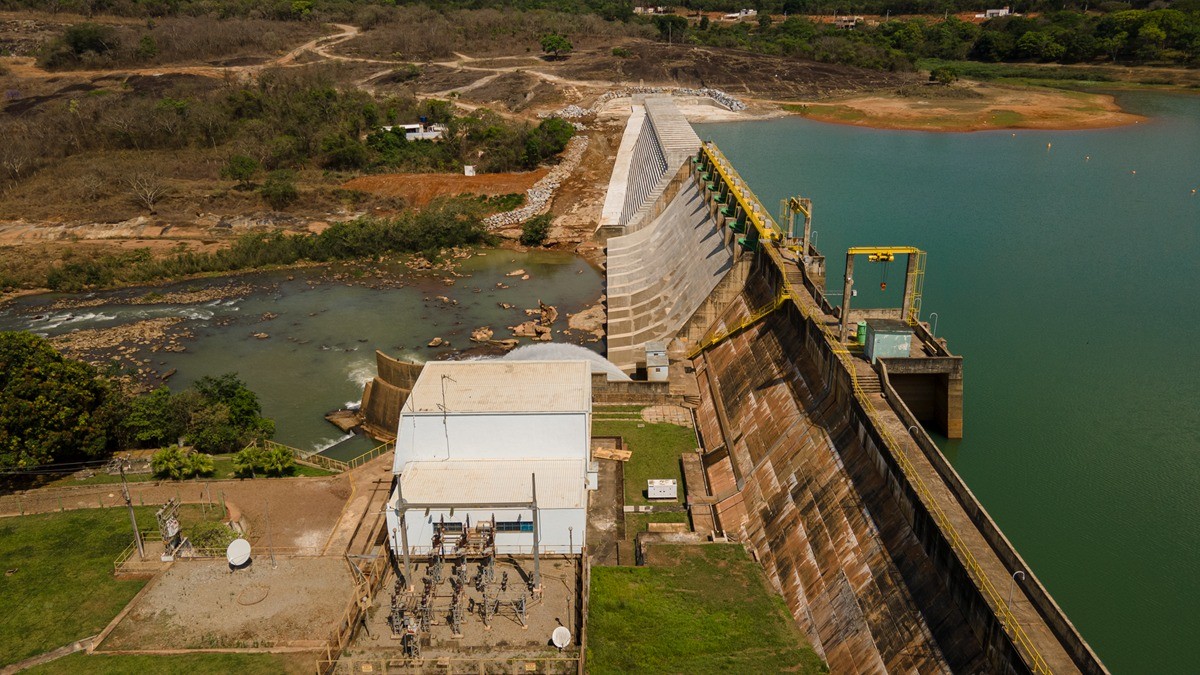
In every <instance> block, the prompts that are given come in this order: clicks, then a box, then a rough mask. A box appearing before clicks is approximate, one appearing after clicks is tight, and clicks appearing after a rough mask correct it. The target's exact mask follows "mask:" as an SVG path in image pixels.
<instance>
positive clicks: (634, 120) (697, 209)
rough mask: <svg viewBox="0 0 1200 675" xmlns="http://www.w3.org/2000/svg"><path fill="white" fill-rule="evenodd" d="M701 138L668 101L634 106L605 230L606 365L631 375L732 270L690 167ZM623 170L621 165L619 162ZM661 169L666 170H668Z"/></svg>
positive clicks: (727, 245) (619, 155)
mask: <svg viewBox="0 0 1200 675" xmlns="http://www.w3.org/2000/svg"><path fill="white" fill-rule="evenodd" d="M699 145H700V139H699V137H698V136H696V133H695V131H693V130H692V127H691V125H690V124H688V122H687V120H686V119H684V117H683V115H681V114H680V113H679V111H678V110H677V109H676V108H675V106H674V104H673V103H672V102H671V101H670V99H653V98H652V99H647V100H646V102H645V105H644V106H635V108H634V111H633V113H632V115H631V117H630V122H629V126H628V127H627V128H626V132H625V136H624V138H623V140H622V143H621V148H620V149H619V150H618V153H617V166H616V168H615V169H614V172H613V179H612V181H611V182H612V187H610V190H609V193H608V197H607V199H606V202H605V213H606V218H608V217H611V218H613V219H614V220H602V221H601V228H602V229H606V230H607V231H608V233H609V234H610V235H616V234H619V235H620V236H610V238H609V239H608V242H607V243H608V261H607V279H608V291H607V295H608V359H609V360H610V361H612V362H613V363H615V364H617V366H618V367H620V368H621V369H622V370H624V371H625V372H633V371H634V370H635V369H636V367H637V362H638V360H639V359H640V358H641V356H642V345H643V344H644V343H646V342H648V341H651V340H669V339H671V338H672V337H674V336H675V335H676V334H677V333H678V332H679V331H680V330H681V329H682V328H683V327H684V325H685V324H686V323H687V321H688V319H689V318H691V317H692V315H693V314H694V313H695V312H696V310H697V309H699V308H700V307H701V305H702V304H703V303H704V302H705V300H706V299H707V297H708V296H709V294H710V293H712V291H713V289H715V288H716V287H717V285H718V284H719V283H720V282H721V280H722V279H724V278H725V276H726V275H727V274H728V273H729V271H730V269H732V266H733V250H732V246H731V243H730V242H729V241H727V239H726V238H725V237H724V236H723V235H722V234H721V232H720V230H719V229H718V227H717V224H716V221H715V220H714V219H713V216H712V214H711V213H710V210H709V208H708V206H707V204H706V203H705V200H704V195H703V193H702V192H701V191H700V189H699V188H698V187H697V186H696V185H695V184H694V183H693V181H691V180H689V179H688V175H689V174H688V166H687V164H689V162H690V158H691V156H692V154H693V153H694V152H695V150H696V148H697V147H699ZM623 159H624V160H625V161H626V163H625V164H624V166H623V165H622V160H623ZM663 167H666V168H665V169H663Z"/></svg>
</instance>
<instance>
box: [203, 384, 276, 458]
mask: <svg viewBox="0 0 1200 675" xmlns="http://www.w3.org/2000/svg"><path fill="white" fill-rule="evenodd" d="M193 388H194V389H195V390H196V393H198V394H199V395H200V399H201V401H202V405H201V406H200V407H199V408H198V409H197V410H195V411H193V413H192V416H191V420H190V422H189V425H188V440H189V441H191V443H192V445H194V446H195V448H196V449H197V450H200V451H201V452H207V453H213V454H216V453H222V452H234V451H236V450H240V449H241V448H243V447H245V446H246V445H247V444H248V443H250V442H252V441H255V440H258V439H262V438H270V437H271V436H273V435H275V423H274V422H273V421H272V420H270V419H267V418H264V417H263V416H262V406H261V405H260V404H259V402H258V396H257V395H256V394H255V393H254V392H253V391H250V389H249V388H248V387H246V385H245V384H244V383H243V382H242V381H241V380H240V379H238V377H237V374H236V373H226V374H224V375H220V376H217V377H212V376H209V375H205V376H204V377H202V378H200V379H199V380H197V381H196V383H195V384H194V385H193Z"/></svg>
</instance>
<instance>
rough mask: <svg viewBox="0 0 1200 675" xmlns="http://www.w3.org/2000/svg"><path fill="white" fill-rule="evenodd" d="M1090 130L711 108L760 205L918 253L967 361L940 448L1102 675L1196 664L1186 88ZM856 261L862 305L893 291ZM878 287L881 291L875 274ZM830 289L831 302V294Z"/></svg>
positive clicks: (945, 328)
mask: <svg viewBox="0 0 1200 675" xmlns="http://www.w3.org/2000/svg"><path fill="white" fill-rule="evenodd" d="M1118 99H1119V102H1120V103H1121V105H1122V106H1123V107H1125V108H1126V109H1128V110H1131V111H1133V112H1137V113H1140V114H1143V115H1146V116H1147V117H1149V118H1150V119H1149V120H1148V121H1147V122H1143V123H1140V124H1137V125H1132V126H1128V127H1123V128H1119V129H1110V130H1100V131H1045V132H1034V131H1017V132H1015V133H1014V132H1011V131H1004V132H981V133H971V134H947V133H927V132H905V131H880V130H871V129H863V128H857V127H849V126H838V125H829V124H821V123H817V122H812V121H809V120H804V119H796V118H789V119H781V120H774V121H768V122H758V123H738V124H709V125H703V126H700V127H698V132H699V134H700V136H701V138H703V139H705V140H709V139H711V140H715V141H717V143H718V144H719V145H720V147H721V149H722V150H724V152H725V153H726V155H728V156H729V158H730V159H731V160H732V161H733V163H734V164H735V165H736V166H737V167H738V169H739V171H740V172H741V174H742V176H743V177H744V178H745V179H746V180H747V181H748V182H749V183H750V185H751V186H752V187H753V188H754V190H755V192H756V193H757V194H758V195H759V197H760V198H761V199H762V200H763V201H764V203H766V204H768V205H772V206H773V205H776V204H778V203H779V200H780V199H782V198H784V197H786V196H791V195H794V194H800V195H803V196H806V197H810V198H812V199H813V200H814V225H813V227H814V228H815V229H816V230H817V233H818V234H817V241H816V243H817V246H818V247H819V248H820V249H821V250H822V251H823V252H824V253H825V254H826V255H827V256H828V260H829V270H828V272H829V273H828V278H829V279H830V280H836V285H837V286H838V288H833V287H832V286H833V285H834V283H835V282H834V281H831V282H830V285H831V288H830V289H829V290H830V291H840V290H841V288H840V285H841V283H840V280H841V278H842V276H843V274H844V269H845V268H844V257H845V250H846V248H847V247H848V246H858V245H913V246H917V247H919V248H922V249H925V250H927V251H928V252H929V257H928V273H927V275H926V282H925V297H924V305H923V311H922V316H923V317H924V318H927V317H929V316H930V313H931V312H936V313H937V314H938V316H937V317H936V322H937V333H938V334H939V335H941V336H944V337H946V338H948V339H949V344H950V348H951V349H952V350H953V351H955V352H956V353H959V354H963V355H964V357H965V377H964V381H965V388H966V391H965V426H964V428H965V434H966V437H965V438H964V439H963V440H962V441H960V442H946V441H945V440H944V439H943V440H942V441H941V446H942V448H943V450H944V451H945V452H946V453H947V455H948V456H949V457H950V458H951V460H952V461H953V463H954V465H955V467H956V468H957V469H958V471H959V472H960V473H961V474H962V475H963V477H964V479H965V480H966V481H967V483H968V484H969V485H970V487H971V489H972V490H973V491H974V492H975V494H976V495H977V496H978V497H979V498H980V500H981V501H982V502H983V503H984V505H985V506H986V508H987V509H988V511H989V512H990V513H991V514H992V516H993V517H994V518H995V519H996V521H997V522H998V523H999V524H1000V526H1001V528H1003V530H1004V532H1005V534H1007V535H1008V537H1009V538H1010V539H1011V540H1012V541H1013V543H1014V544H1015V545H1016V547H1017V549H1018V550H1019V551H1020V552H1021V554H1022V556H1023V557H1024V558H1025V560H1026V561H1027V562H1028V563H1029V564H1030V565H1031V566H1032V567H1033V568H1034V570H1035V571H1036V573H1037V574H1038V576H1039V577H1040V578H1041V580H1042V582H1043V583H1044V584H1045V585H1046V586H1047V587H1048V588H1049V590H1050V592H1051V593H1052V594H1053V595H1054V597H1055V599H1056V600H1057V601H1058V602H1059V604H1060V605H1061V606H1062V607H1063V608H1064V610H1065V611H1066V613H1067V615H1068V616H1069V617H1070V618H1071V620H1072V621H1073V622H1074V623H1075V625H1076V626H1077V627H1078V628H1079V630H1080V631H1081V632H1082V633H1083V635H1084V637H1085V638H1086V639H1088V641H1089V642H1090V643H1091V644H1092V646H1093V648H1094V649H1096V651H1097V653H1099V655H1100V656H1101V658H1102V659H1104V661H1105V662H1106V664H1107V665H1108V666H1109V667H1110V668H1111V669H1112V670H1113V671H1114V672H1131V673H1132V672H1138V673H1189V672H1195V668H1196V667H1195V657H1194V656H1193V655H1192V654H1190V653H1188V652H1189V651H1190V649H1188V648H1186V645H1188V644H1195V635H1196V634H1197V632H1200V619H1198V618H1197V612H1196V607H1197V606H1200V378H1198V377H1197V370H1198V366H1200V357H1198V356H1197V354H1196V349H1195V336H1196V335H1197V334H1198V333H1200V312H1198V311H1197V297H1198V295H1200V263H1198V262H1197V261H1198V260H1200V194H1197V193H1196V192H1194V190H1196V189H1197V188H1200V97H1197V96H1186V95H1169V94H1149V93H1137V94H1132V93H1130V94H1120V95H1119V96H1118ZM902 275H903V261H902V260H898V262H897V263H895V264H893V265H892V266H891V270H890V272H889V274H888V277H890V279H889V278H888V277H885V276H884V272H883V270H882V269H880V267H879V266H874V265H869V264H867V262H866V261H865V260H862V261H860V262H859V264H858V265H857V266H856V288H859V289H862V290H861V291H860V294H859V296H858V297H857V298H856V299H855V302H856V303H857V306H862V307H869V306H898V305H899V294H900V292H901V290H900V289H901V287H902V285H903V283H902V282H903V276H902ZM883 281H890V282H891V283H889V284H888V289H887V290H886V291H881V290H880V283H882V282H883ZM838 299H840V296H838V297H837V298H835V301H836V300H838Z"/></svg>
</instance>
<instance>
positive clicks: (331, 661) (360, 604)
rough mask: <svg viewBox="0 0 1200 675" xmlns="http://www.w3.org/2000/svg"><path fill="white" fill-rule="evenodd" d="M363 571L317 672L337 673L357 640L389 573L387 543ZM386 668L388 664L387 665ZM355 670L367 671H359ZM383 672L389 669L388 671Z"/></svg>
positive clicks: (382, 545)
mask: <svg viewBox="0 0 1200 675" xmlns="http://www.w3.org/2000/svg"><path fill="white" fill-rule="evenodd" d="M360 570H361V572H362V577H361V578H360V579H359V580H358V581H357V582H356V583H355V584H354V596H353V597H352V598H350V602H349V603H348V604H347V605H346V609H345V611H343V612H342V617H341V619H339V620H338V622H337V626H336V627H335V628H334V629H333V635H332V636H331V637H330V638H329V641H328V642H327V643H326V645H325V648H324V650H323V651H324V653H323V655H322V656H321V658H319V659H317V675H326V674H327V673H332V672H334V669H335V668H336V667H337V664H338V659H339V658H340V657H341V655H342V652H344V651H345V650H346V647H348V646H349V645H350V642H351V641H353V640H354V635H355V634H356V633H357V632H358V627H359V626H360V625H362V620H363V614H364V613H365V612H366V611H367V608H369V607H370V606H371V602H372V598H374V597H375V594H376V593H377V592H378V591H379V588H380V586H382V585H383V580H384V578H385V577H386V576H387V571H388V547H387V545H386V544H381V545H380V546H379V547H378V548H377V549H375V559H374V560H372V561H371V562H370V563H369V564H368V565H367V566H366V568H365V569H362V568H360ZM386 667H387V666H386V665H385V666H384V668H386ZM355 672H367V671H359V670H356V671H355ZM380 672H386V670H384V671H380ZM443 672H444V671H443ZM476 672H478V671H476Z"/></svg>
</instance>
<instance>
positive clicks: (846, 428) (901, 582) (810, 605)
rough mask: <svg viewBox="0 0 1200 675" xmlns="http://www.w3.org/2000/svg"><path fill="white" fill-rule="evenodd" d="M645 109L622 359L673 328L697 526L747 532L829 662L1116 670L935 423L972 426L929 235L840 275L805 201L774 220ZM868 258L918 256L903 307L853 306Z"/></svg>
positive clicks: (637, 109) (612, 195)
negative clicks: (693, 435)
mask: <svg viewBox="0 0 1200 675" xmlns="http://www.w3.org/2000/svg"><path fill="white" fill-rule="evenodd" d="M629 109H630V118H629V122H628V124H627V127H626V130H625V133H624V135H623V137H622V141H621V145H620V148H619V150H618V153H617V159H616V163H615V166H614V170H613V174H612V178H611V181H610V186H609V191H608V194H607V200H606V202H605V204H604V208H603V214H602V217H601V221H600V223H599V229H598V237H599V238H600V239H601V240H603V241H605V242H606V246H607V262H606V266H607V270H606V271H607V280H608V281H607V284H608V285H607V303H608V356H609V359H610V360H611V361H613V362H614V363H615V364H616V365H617V366H619V367H620V368H621V369H622V370H624V371H625V372H628V373H631V374H633V373H638V372H639V371H650V370H652V369H656V368H654V366H658V365H660V364H661V357H660V356H659V355H658V352H657V349H658V347H657V344H658V343H664V344H665V345H666V352H667V357H668V358H667V362H668V363H669V365H668V369H669V373H670V375H669V384H667V383H664V386H668V387H669V391H670V394H671V395H673V396H678V397H680V398H681V399H682V400H687V401H688V402H690V403H691V404H692V405H693V406H695V409H696V420H697V431H698V436H699V441H700V444H701V446H702V447H701V448H700V449H699V452H698V453H696V454H695V456H694V457H692V456H686V457H685V461H684V474H685V476H686V478H687V492H688V495H687V502H688V509H689V511H690V514H691V517H692V522H693V524H694V526H695V529H696V530H697V531H698V532H704V533H709V534H711V535H712V536H713V537H714V538H720V537H727V538H729V539H731V540H736V541H740V542H742V543H744V544H745V546H746V547H747V549H748V550H749V551H750V552H751V554H752V555H753V556H754V557H755V559H757V560H758V561H759V563H760V564H761V565H762V566H763V568H764V569H765V571H766V573H767V575H768V577H769V579H770V580H771V583H772V584H773V585H774V586H775V588H776V589H777V590H778V591H779V592H780V593H781V594H782V596H783V597H784V599H785V600H786V602H787V606H788V609H789V610H790V612H791V615H792V617H793V618H794V620H795V621H796V623H797V625H798V626H799V627H800V629H801V630H802V632H803V633H804V634H805V635H806V637H807V638H808V640H809V641H810V642H811V643H812V645H813V647H814V648H815V649H816V651H817V652H818V654H820V655H821V656H822V657H823V658H824V659H825V660H826V662H827V663H828V665H829V668H830V670H831V672H835V673H884V672H887V673H1087V674H1089V675H1092V674H1100V673H1107V672H1108V670H1107V669H1106V668H1105V666H1104V665H1103V664H1102V663H1101V662H1100V660H1099V658H1098V657H1097V656H1096V654H1095V653H1094V652H1093V651H1092V649H1091V647H1090V646H1089V645H1088V644H1087V642H1086V641H1085V640H1084V639H1083V638H1082V636H1081V635H1080V634H1079V632H1078V631H1077V630H1076V629H1075V627H1074V626H1073V625H1072V624H1071V622H1070V620H1069V619H1068V617H1067V616H1066V615H1065V614H1064V613H1063V611H1062V610H1061V609H1060V608H1059V606H1058V605H1057V604H1056V603H1055V601H1054V599H1053V598H1052V597H1051V596H1050V594H1049V593H1048V592H1047V591H1046V589H1045V588H1044V587H1043V586H1042V584H1041V582H1040V581H1039V580H1038V578H1037V576H1036V574H1035V573H1034V570H1032V569H1030V567H1029V566H1028V565H1027V564H1026V563H1025V562H1024V561H1023V560H1022V559H1021V556H1020V554H1019V553H1018V552H1017V551H1016V550H1015V549H1014V547H1013V546H1012V544H1011V543H1010V542H1009V541H1008V539H1007V538H1006V537H1005V536H1004V533H1003V532H1001V531H1000V529H999V528H998V527H997V526H996V524H995V522H993V520H992V519H991V517H990V516H989V515H988V513H987V511H986V510H985V509H984V508H983V506H982V505H981V504H980V503H979V501H978V500H977V499H976V498H975V496H974V495H973V494H972V493H971V490H970V489H969V488H968V486H967V485H966V484H965V483H964V482H963V480H962V479H961V478H960V477H959V476H958V474H957V473H956V472H955V470H954V468H953V467H952V466H951V464H950V463H949V461H948V460H947V459H946V457H945V456H944V455H943V454H942V452H941V450H940V449H939V448H938V446H937V445H936V443H935V442H934V440H933V439H932V437H931V436H930V435H929V434H928V433H927V432H926V427H929V428H931V429H934V430H936V431H939V432H941V433H943V434H944V435H946V436H947V437H949V438H959V437H961V436H962V434H963V406H962V401H963V359H962V358H961V357H960V356H958V355H955V354H953V353H952V352H951V351H950V350H949V348H948V345H947V344H946V343H945V341H944V340H940V339H937V338H935V337H934V335H933V334H932V333H931V332H930V331H929V328H928V326H927V325H926V324H925V323H923V322H922V321H921V320H920V302H921V285H922V281H923V278H924V274H925V255H924V253H923V252H922V251H921V250H920V249H919V245H920V242H865V243H867V244H887V245H877V246H876V245H872V246H863V247H859V248H852V249H850V250H849V251H846V252H845V255H846V261H847V274H846V278H845V279H839V280H837V282H836V286H837V288H835V289H832V290H831V291H829V292H828V293H827V290H826V279H825V257H824V256H823V255H822V254H821V252H820V251H818V250H817V249H816V247H815V246H814V245H813V244H812V242H811V241H810V238H809V236H808V233H809V226H810V221H811V213H812V203H811V202H810V201H809V200H807V199H805V198H803V197H795V198H792V199H788V200H785V203H784V204H783V205H781V208H782V213H781V214H780V216H779V217H778V218H776V217H774V216H772V214H771V211H770V210H769V209H767V208H766V206H764V205H763V204H762V203H761V202H760V201H759V199H758V198H757V197H756V196H755V195H754V193H753V191H752V190H751V189H750V186H748V185H747V184H746V183H745V181H743V180H742V179H741V177H740V176H739V175H738V172H737V170H736V168H735V167H734V166H733V165H732V163H730V162H729V161H728V159H727V158H725V157H724V155H723V154H722V153H721V151H720V150H719V149H718V148H717V147H716V146H715V145H714V144H712V143H703V142H702V141H701V139H700V138H699V137H698V136H697V134H696V133H695V131H694V130H693V129H692V127H691V125H690V124H689V123H688V122H687V120H686V119H685V118H684V116H683V115H682V114H681V113H680V111H679V110H678V109H677V107H676V105H675V103H674V101H673V100H672V99H671V98H669V97H656V96H635V97H634V98H632V99H630V103H629ZM797 187H799V188H801V189H802V188H803V186H797ZM893 244H895V245H893ZM839 254H840V252H839ZM856 261H857V262H858V263H859V264H860V265H861V264H871V263H882V264H888V263H890V262H892V261H896V262H897V263H899V262H900V261H903V262H904V264H905V273H904V288H903V292H902V294H901V302H900V306H899V307H896V308H887V309H878V308H869V309H867V308H855V307H853V306H852V305H853V298H854V292H853V291H854V289H853V287H854V283H855V280H854V265H855V263H856ZM860 269H861V267H860ZM837 293H840V295H837ZM831 296H832V297H837V298H839V301H838V302H831V301H830V297H831ZM647 343H650V344H651V345H654V346H653V347H652V349H653V350H655V356H654V357H647V356H646V352H647ZM648 360H652V361H653V363H652V364H648V363H647V361H648Z"/></svg>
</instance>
